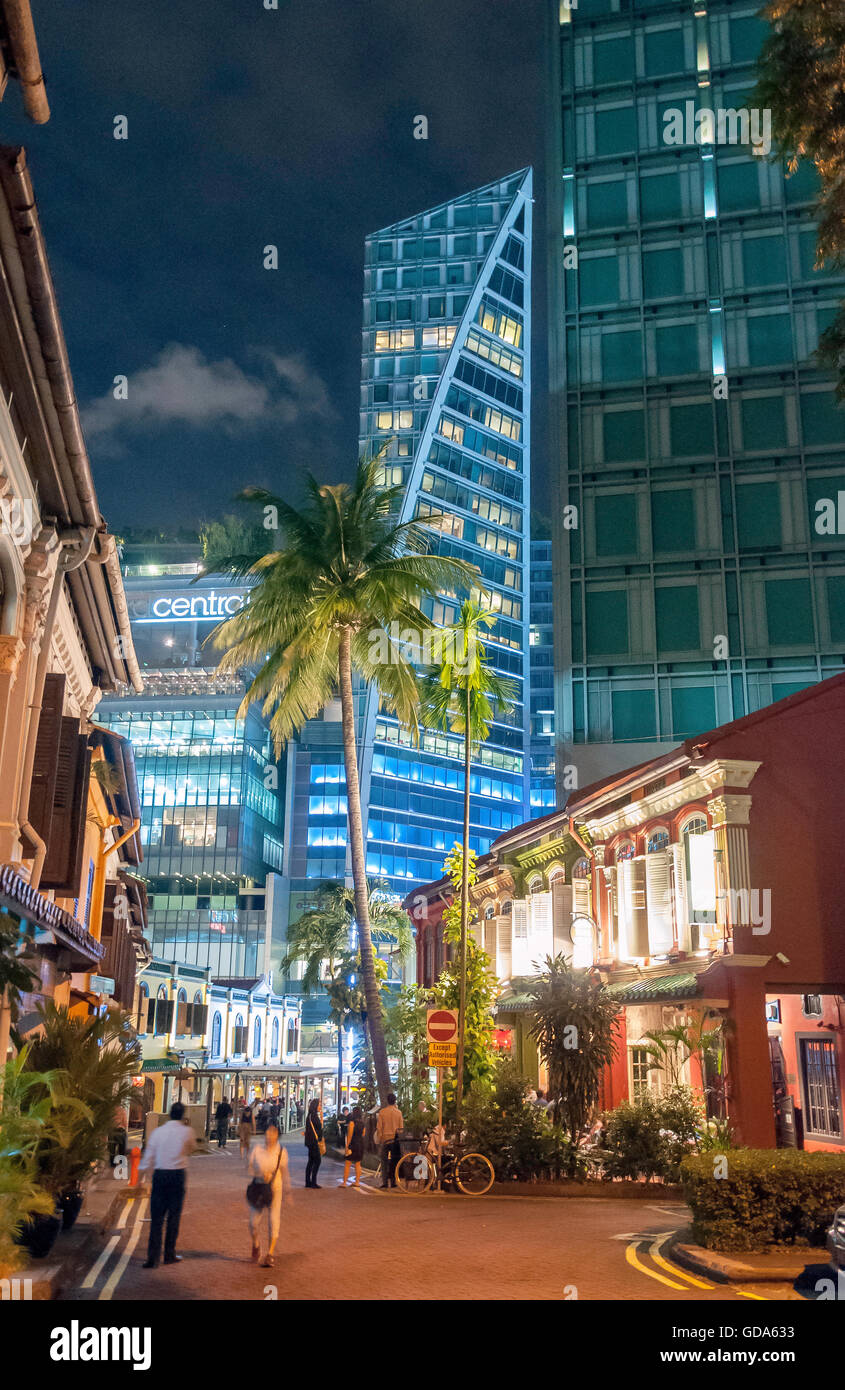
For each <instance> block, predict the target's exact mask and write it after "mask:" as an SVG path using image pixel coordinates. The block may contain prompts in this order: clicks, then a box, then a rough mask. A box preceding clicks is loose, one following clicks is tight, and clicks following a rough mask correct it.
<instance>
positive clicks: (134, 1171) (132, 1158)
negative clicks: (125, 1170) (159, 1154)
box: [129, 1147, 141, 1187]
mask: <svg viewBox="0 0 845 1390" xmlns="http://www.w3.org/2000/svg"><path fill="white" fill-rule="evenodd" d="M140 1162H141V1150H140V1149H139V1148H137V1147H136V1148H134V1149H131V1150H130V1152H129V1186H130V1187H137V1186H138V1164H139V1163H140Z"/></svg>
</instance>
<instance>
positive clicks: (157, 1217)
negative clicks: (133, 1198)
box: [147, 1168, 185, 1264]
mask: <svg viewBox="0 0 845 1390" xmlns="http://www.w3.org/2000/svg"><path fill="white" fill-rule="evenodd" d="M184 1200H185V1170H184V1168H157V1169H156V1171H155V1172H154V1173H153V1191H152V1196H151V1198H150V1243H149V1246H148V1247H147V1259H148V1260H150V1261H152V1262H153V1263H155V1264H158V1261H159V1257H160V1255H161V1237H162V1232H163V1231H164V1220H165V1217H166V1218H167V1234H166V1235H165V1237H164V1258H165V1259H166V1260H169V1259H172V1257H173V1256H174V1255H175V1254H176V1237H177V1236H178V1234H179V1218H180V1216H181V1215H182V1203H183V1202H184Z"/></svg>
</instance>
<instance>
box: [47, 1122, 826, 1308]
mask: <svg viewBox="0 0 845 1390" xmlns="http://www.w3.org/2000/svg"><path fill="white" fill-rule="evenodd" d="M287 1147H288V1150H289V1154H290V1162H291V1173H292V1177H293V1182H294V1191H293V1198H294V1201H293V1205H292V1206H290V1207H285V1208H284V1209H283V1213H282V1231H281V1236H280V1238H279V1244H278V1247H277V1251H276V1263H275V1267H274V1268H273V1269H271V1270H270V1269H262V1268H259V1267H258V1266H256V1265H254V1264H253V1263H252V1262H251V1260H250V1240H249V1234H248V1230H247V1210H246V1202H245V1197H244V1193H245V1190H246V1184H247V1178H246V1174H245V1171H244V1166H243V1163H242V1162H241V1160H240V1158H239V1156H238V1151H237V1145H236V1144H230V1145H229V1147H228V1148H227V1149H226V1150H225V1151H219V1150H218V1149H217V1148H216V1147H212V1151H211V1152H210V1153H209V1154H202V1155H197V1156H195V1157H194V1158H192V1160H191V1166H190V1171H189V1176H188V1194H187V1198H186V1201H185V1208H184V1211H183V1216H182V1224H181V1231H180V1237H179V1244H178V1247H177V1248H178V1250H179V1253H180V1254H181V1255H182V1256H183V1260H182V1262H181V1263H180V1264H178V1265H170V1266H160V1267H159V1268H158V1269H155V1270H144V1269H142V1268H141V1265H142V1262H143V1260H144V1259H145V1257H146V1244H147V1237H148V1233H149V1224H148V1219H149V1202H148V1200H145V1199H144V1198H140V1199H136V1200H135V1201H133V1202H131V1203H129V1204H127V1206H128V1215H127V1217H126V1219H125V1222H124V1225H123V1226H122V1228H121V1229H120V1230H115V1231H112V1232H107V1233H106V1234H105V1235H104V1237H103V1244H102V1248H101V1250H100V1252H99V1253H98V1255H97V1258H96V1260H94V1259H93V1258H92V1263H91V1267H90V1268H89V1269H88V1270H86V1271H85V1272H84V1275H83V1276H81V1277H80V1279H79V1282H78V1285H77V1287H76V1288H68V1289H67V1290H66V1292H65V1293H64V1295H63V1301H75V1300H81V1301H87V1300H98V1301H108V1300H129V1299H132V1300H134V1299H140V1300H144V1299H154V1300H159V1299H162V1300H179V1301H185V1300H188V1301H190V1300H205V1299H230V1300H267V1299H279V1300H291V1299H313V1300H321V1301H322V1300H338V1299H373V1300H376V1299H401V1300H418V1299H438V1300H439V1299H443V1300H446V1299H449V1300H455V1299H457V1300H474V1299H482V1300H521V1299H530V1300H532V1301H536V1300H540V1301H557V1300H572V1299H581V1300H597V1299H601V1300H607V1299H610V1300H616V1299H622V1300H626V1301H647V1300H654V1299H659V1300H666V1301H671V1300H677V1301H687V1300H695V1301H697V1300H706V1301H711V1300H713V1301H716V1300H726V1299H727V1300H740V1299H746V1298H750V1299H754V1298H763V1299H765V1300H771V1299H773V1298H774V1299H778V1298H785V1297H786V1298H789V1297H792V1298H797V1297H798V1295H797V1294H795V1293H793V1292H792V1290H790V1289H788V1288H787V1287H785V1286H784V1287H783V1288H779V1287H775V1286H772V1285H768V1286H766V1287H765V1288H761V1289H757V1288H754V1287H753V1286H750V1285H743V1286H742V1288H741V1289H738V1288H734V1287H731V1286H726V1285H724V1284H722V1285H716V1284H714V1283H711V1282H710V1281H708V1280H706V1279H704V1278H703V1277H701V1276H699V1275H693V1274H692V1273H689V1272H687V1271H685V1270H682V1269H681V1268H680V1266H678V1265H675V1264H674V1262H673V1261H672V1259H671V1255H670V1253H669V1242H670V1238H671V1236H672V1234H673V1233H674V1231H675V1230H676V1229H677V1228H678V1227H680V1226H683V1225H685V1224H686V1221H687V1220H688V1212H687V1210H686V1208H685V1207H683V1206H682V1205H681V1204H679V1203H677V1202H667V1203H666V1204H665V1205H663V1204H661V1203H660V1200H659V1194H655V1201H654V1203H647V1202H645V1201H642V1200H637V1201H626V1200H614V1201H603V1200H602V1199H600V1198H591V1199H589V1198H588V1199H580V1198H574V1199H571V1200H566V1201H562V1200H561V1199H559V1198H553V1197H552V1198H536V1197H532V1198H525V1199H520V1198H518V1197H501V1198H500V1197H495V1196H492V1195H488V1196H485V1197H479V1198H468V1197H463V1196H460V1195H458V1194H455V1195H438V1194H427V1195H425V1196H420V1197H417V1196H407V1195H404V1194H402V1193H399V1192H390V1193H382V1192H380V1191H377V1190H375V1189H374V1188H373V1187H372V1186H365V1187H364V1188H362V1189H361V1190H358V1191H356V1190H355V1189H341V1188H340V1187H339V1186H338V1180H339V1178H340V1175H341V1172H342V1168H341V1166H340V1165H339V1164H337V1163H334V1162H332V1161H331V1160H326V1159H324V1160H323V1164H322V1167H321V1169H320V1174H319V1181H320V1182H321V1184H322V1188H321V1190H320V1191H310V1190H306V1189H305V1188H304V1187H303V1178H304V1169H305V1149H304V1146H303V1144H302V1141H301V1138H299V1137H298V1136H297V1137H292V1138H291V1140H289V1141H288V1143H287ZM369 1181H370V1182H371V1181H372V1180H371V1179H370V1180H369Z"/></svg>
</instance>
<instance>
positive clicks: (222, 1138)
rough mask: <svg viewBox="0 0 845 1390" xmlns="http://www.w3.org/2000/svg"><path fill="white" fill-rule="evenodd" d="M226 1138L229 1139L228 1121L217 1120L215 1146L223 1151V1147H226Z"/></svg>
mask: <svg viewBox="0 0 845 1390" xmlns="http://www.w3.org/2000/svg"><path fill="white" fill-rule="evenodd" d="M228 1137H229V1121H228V1120H218V1121H217V1144H218V1146H219V1148H221V1149H225V1147H226V1140H227V1138H228Z"/></svg>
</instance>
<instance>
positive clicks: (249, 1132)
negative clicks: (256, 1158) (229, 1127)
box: [238, 1104, 255, 1160]
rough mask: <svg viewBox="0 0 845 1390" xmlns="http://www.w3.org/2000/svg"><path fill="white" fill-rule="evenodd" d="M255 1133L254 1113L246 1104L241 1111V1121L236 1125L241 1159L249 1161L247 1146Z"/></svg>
mask: <svg viewBox="0 0 845 1390" xmlns="http://www.w3.org/2000/svg"><path fill="white" fill-rule="evenodd" d="M254 1133H255V1111H254V1110H253V1108H252V1106H251V1105H249V1104H247V1105H245V1106H244V1108H243V1110H242V1111H241V1120H240V1124H239V1125H238V1139H239V1141H240V1152H241V1158H246V1159H247V1160H248V1159H249V1144H250V1140H251V1139H252V1136H253V1134H254Z"/></svg>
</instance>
